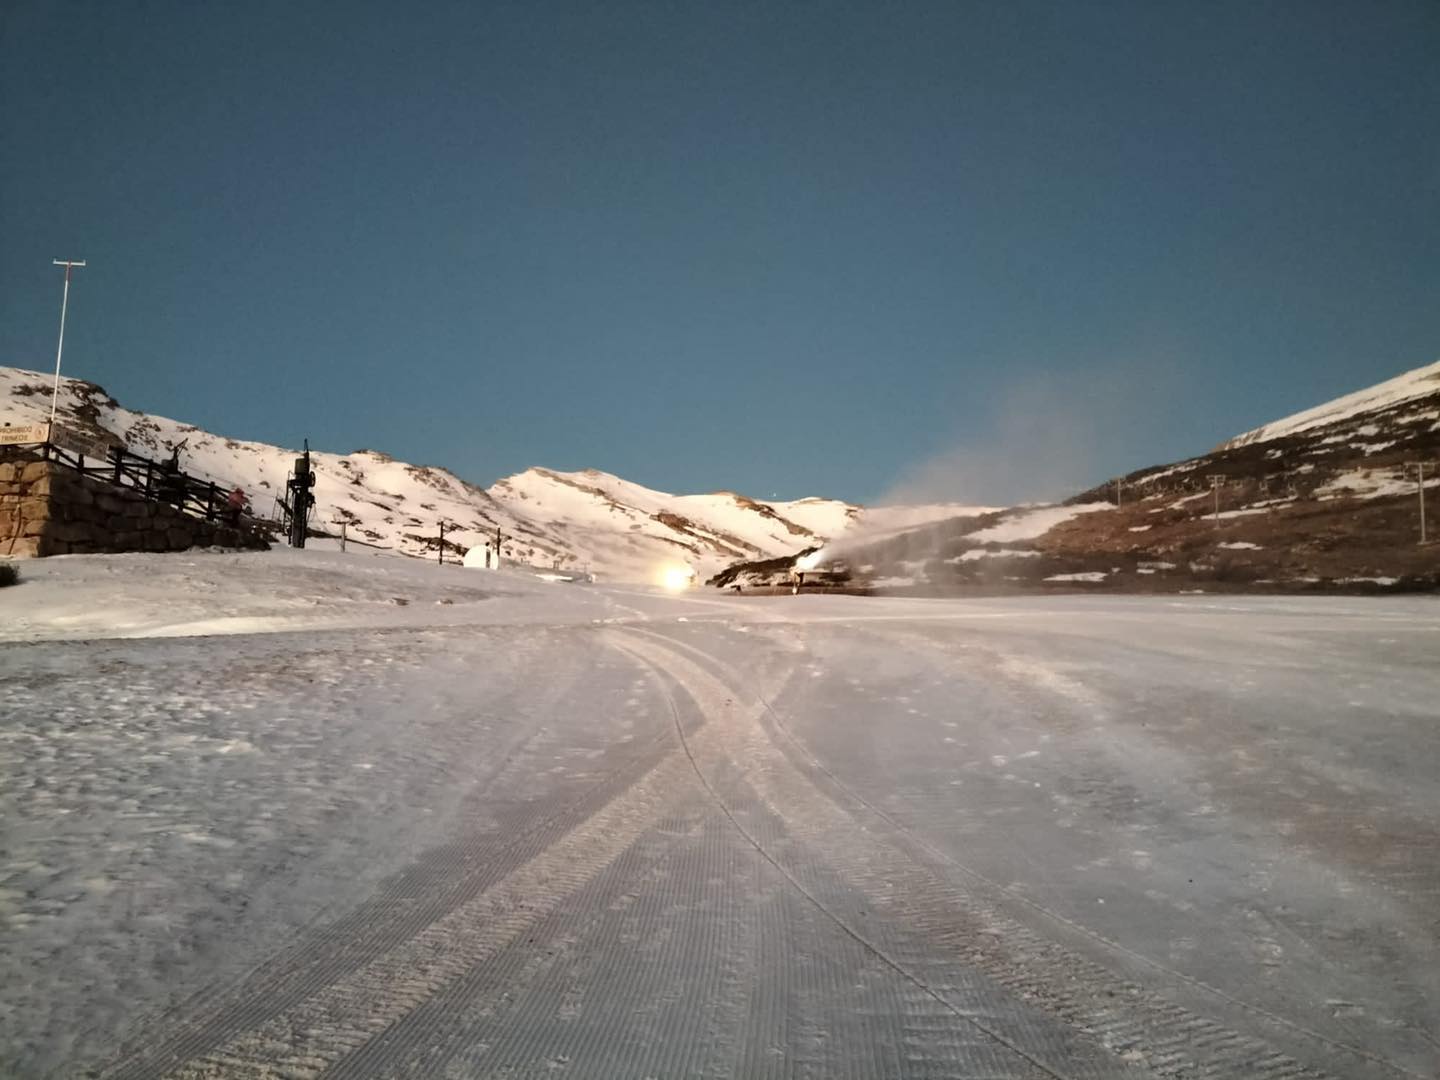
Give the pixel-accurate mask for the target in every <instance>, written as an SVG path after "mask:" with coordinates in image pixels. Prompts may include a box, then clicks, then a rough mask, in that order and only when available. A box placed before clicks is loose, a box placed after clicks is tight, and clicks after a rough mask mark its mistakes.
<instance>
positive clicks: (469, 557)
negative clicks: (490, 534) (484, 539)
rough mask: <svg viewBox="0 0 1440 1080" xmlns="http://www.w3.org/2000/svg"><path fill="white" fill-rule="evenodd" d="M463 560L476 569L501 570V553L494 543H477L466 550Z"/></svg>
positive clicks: (465, 563)
mask: <svg viewBox="0 0 1440 1080" xmlns="http://www.w3.org/2000/svg"><path fill="white" fill-rule="evenodd" d="M461 562H462V563H463V564H464V565H465V566H468V567H470V568H471V569H474V570H499V569H500V553H499V552H498V551H496V550H495V549H494V545H492V544H476V545H475V546H474V547H472V548H471V549H470V550H469V551H467V552H465V558H464V559H462V560H461Z"/></svg>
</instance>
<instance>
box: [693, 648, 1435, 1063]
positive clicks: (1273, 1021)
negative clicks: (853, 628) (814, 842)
mask: <svg viewBox="0 0 1440 1080" xmlns="http://www.w3.org/2000/svg"><path fill="white" fill-rule="evenodd" d="M885 633H886V634H888V635H889V636H893V637H894V638H896V639H903V640H906V641H908V642H909V643H910V644H911V645H918V646H919V647H921V648H929V649H933V648H935V644H936V643H935V642H934V641H933V640H932V639H930V638H927V637H925V636H923V635H919V634H915V633H913V632H906V631H904V630H900V629H895V630H889V631H887V632H885ZM677 644H678V643H677ZM681 647H682V648H687V649H689V651H691V652H692V653H695V654H696V655H699V656H701V657H704V654H701V653H699V652H698V650H694V649H690V647H688V646H681ZM986 651H987V652H989V653H991V655H994V656H995V657H996V659H997V665H998V668H999V671H1000V672H1001V673H1002V674H1004V675H1005V676H1007V677H1009V678H1013V679H1016V680H1018V681H1022V682H1024V683H1025V684H1026V685H1034V684H1036V683H1037V682H1038V684H1039V685H1040V687H1041V688H1042V690H1043V691H1044V692H1048V693H1050V694H1053V695H1055V696H1057V697H1059V698H1061V699H1063V700H1064V701H1066V702H1067V703H1072V704H1073V703H1077V702H1078V703H1083V704H1086V705H1088V706H1090V707H1091V708H1092V710H1093V708H1094V707H1095V705H1096V699H1095V697H1094V695H1093V694H1092V693H1091V692H1090V691H1089V689H1088V688H1087V687H1084V686H1083V684H1080V683H1078V682H1076V681H1075V680H1073V679H1070V678H1068V677H1067V676H1064V675H1063V674H1061V673H1059V672H1058V671H1056V670H1055V669H1054V668H1052V667H1048V666H1046V665H1043V664H1041V663H1038V662H1035V661H1024V660H1022V661H1019V662H1018V663H1011V662H1009V661H1008V659H1007V658H1006V657H1005V656H1004V655H1003V654H1000V653H998V652H996V651H995V650H993V649H986ZM705 659H707V660H709V661H710V663H711V664H712V665H713V664H716V662H715V661H714V660H713V659H712V658H708V657H705ZM1032 672H1033V673H1037V675H1038V674H1039V673H1044V672H1048V674H1046V675H1045V677H1043V678H1039V677H1037V678H1033V679H1032V678H1029V677H1028V676H1029V674H1030V673H1032ZM730 674H731V677H732V678H733V676H734V673H733V672H731V673H730ZM765 711H766V718H767V719H766V725H767V727H772V728H773V729H774V730H775V731H776V732H777V733H778V734H779V736H780V737H781V739H782V740H783V741H784V742H785V743H786V744H788V745H789V746H790V747H792V748H793V750H794V751H795V755H796V757H797V758H798V760H799V761H800V762H802V763H804V765H805V766H806V767H809V768H812V769H814V770H815V771H816V772H817V773H819V774H821V776H822V777H823V782H824V783H828V784H829V785H830V786H831V787H833V788H834V789H836V790H837V791H838V792H840V793H842V794H843V796H844V797H845V798H848V799H850V800H852V801H853V802H854V803H857V804H859V805H860V806H861V807H863V808H864V810H865V811H868V812H869V813H870V814H873V815H874V816H875V817H877V818H879V819H881V820H882V821H883V822H884V823H885V824H886V825H887V826H889V827H890V828H891V829H893V830H894V831H895V833H896V834H897V835H898V836H899V837H900V838H901V839H902V840H903V842H904V843H905V844H907V845H909V846H910V847H912V848H913V849H914V851H915V852H916V853H917V854H918V855H919V857H920V858H921V860H922V861H929V862H932V863H940V864H943V865H945V866H948V867H951V868H953V869H954V870H957V871H959V872H960V873H962V874H964V875H965V876H966V877H967V878H969V879H971V880H972V881H973V882H974V883H975V884H976V885H978V886H979V887H980V888H981V889H982V890H983V891H984V892H986V893H988V894H989V896H990V898H991V899H992V900H994V901H996V902H998V903H999V905H1000V906H1001V907H1004V906H1007V905H1013V906H1016V907H1020V908H1023V909H1028V910H1029V911H1031V912H1034V913H1035V914H1038V915H1040V916H1042V917H1043V918H1044V919H1046V920H1049V921H1051V922H1053V923H1055V924H1057V925H1058V926H1060V927H1062V928H1064V929H1065V930H1067V931H1069V932H1071V933H1073V934H1075V935H1077V936H1078V937H1080V938H1083V939H1087V940H1089V941H1091V942H1093V943H1095V944H1097V945H1099V946H1101V947H1103V948H1104V949H1106V950H1108V951H1110V952H1111V953H1113V954H1115V955H1117V956H1118V957H1120V958H1122V959H1123V960H1126V961H1130V962H1133V963H1134V964H1136V965H1139V966H1140V967H1143V968H1148V969H1150V970H1151V971H1153V972H1156V973H1158V974H1160V975H1162V976H1164V977H1166V978H1168V979H1171V980H1173V981H1174V982H1175V983H1177V984H1180V985H1182V986H1184V987H1186V988H1189V989H1191V990H1194V991H1198V992H1200V993H1202V994H1204V995H1207V996H1209V997H1212V998H1213V999H1215V1000H1217V1001H1219V1002H1222V1003H1223V1004H1224V1005H1226V1006H1230V1007H1232V1008H1233V1009H1235V1010H1236V1011H1238V1012H1240V1013H1246V1014H1249V1015H1250V1016H1251V1017H1253V1018H1256V1019H1258V1020H1260V1021H1262V1022H1264V1023H1266V1024H1268V1025H1270V1026H1272V1027H1275V1028H1278V1029H1282V1030H1284V1031H1286V1032H1288V1033H1290V1034H1292V1035H1295V1036H1299V1037H1300V1038H1302V1039H1304V1040H1308V1041H1309V1042H1311V1043H1317V1044H1320V1045H1321V1046H1323V1047H1324V1048H1325V1050H1326V1051H1327V1052H1329V1053H1341V1054H1345V1055H1349V1056H1351V1057H1352V1058H1353V1059H1355V1060H1356V1062H1357V1063H1360V1062H1363V1063H1366V1064H1368V1065H1375V1066H1378V1067H1380V1068H1381V1069H1383V1070H1385V1071H1386V1072H1388V1073H1391V1074H1395V1075H1401V1076H1414V1077H1418V1078H1420V1080H1424V1075H1425V1074H1421V1073H1416V1072H1413V1071H1412V1070H1410V1069H1408V1068H1406V1067H1405V1066H1403V1065H1400V1064H1397V1063H1395V1062H1392V1061H1389V1060H1387V1059H1385V1058H1383V1057H1380V1056H1379V1055H1377V1054H1374V1053H1371V1052H1369V1051H1367V1050H1365V1049H1363V1048H1360V1047H1357V1046H1353V1045H1351V1044H1349V1043H1346V1042H1343V1041H1341V1040H1340V1039H1336V1038H1332V1037H1330V1036H1328V1035H1326V1034H1324V1033H1323V1032H1320V1031H1316V1030H1314V1029H1313V1028H1311V1027H1308V1026H1306V1025H1305V1024H1302V1023H1299V1022H1297V1021H1294V1020H1291V1019H1289V1018H1287V1017H1284V1016H1281V1015H1279V1014H1277V1013H1275V1012H1272V1011H1271V1010H1269V1009H1266V1008H1264V1007H1263V1006H1260V1005H1256V1004H1253V1003H1252V1002H1249V1001H1246V1000H1244V999H1242V998H1239V997H1236V996H1235V995H1233V994H1230V993H1228V992H1227V991H1225V990H1222V989H1220V988H1219V987H1216V986H1213V985H1211V984H1210V983H1207V982H1205V981H1203V980H1201V979H1197V978H1195V977H1194V976H1191V975H1188V974H1186V973H1184V972H1182V971H1179V970H1177V969H1175V968H1173V967H1171V966H1169V965H1167V964H1165V963H1163V962H1162V961H1159V960H1156V959H1154V958H1152V957H1150V956H1148V955H1146V954H1144V953H1141V952H1138V951H1137V950H1135V949H1132V948H1130V947H1128V946H1126V945H1123V944H1121V943H1120V942H1117V941H1114V940H1112V939H1110V938H1108V937H1106V936H1104V935H1103V934H1100V933H1098V932H1097V931H1095V930H1092V929H1091V928H1090V927H1088V926H1085V925H1083V924H1081V923H1078V922H1076V921H1074V920H1073V919H1070V918H1067V917H1066V916H1064V915H1062V914H1060V913H1059V912H1057V911H1054V910H1052V909H1051V908H1049V907H1047V906H1045V905H1044V904H1041V903H1040V902H1038V901H1036V900H1034V899H1033V898H1031V897H1029V896H1026V895H1025V894H1023V893H1022V892H1020V891H1018V890H1016V889H1014V888H1012V887H1010V886H1006V885H1004V884H1001V883H1000V882H998V881H996V880H994V879H993V878H991V877H989V876H987V875H985V874H983V873H981V872H980V871H979V870H976V869H975V868H973V867H971V866H969V865H968V864H966V863H964V862H962V861H961V860H959V859H957V858H956V857H955V856H954V855H952V854H950V853H949V852H947V851H945V850H944V849H942V848H940V847H938V846H937V845H935V844H933V843H931V842H930V841H928V840H926V839H925V838H924V837H923V836H921V835H920V834H919V833H918V832H917V831H916V830H914V829H913V828H911V827H910V826H907V825H906V824H904V823H903V822H902V821H900V820H898V819H897V818H896V817H895V816H894V814H892V813H891V812H889V811H886V810H885V809H884V808H882V807H880V806H877V805H875V804H874V803H873V802H872V801H870V800H869V799H867V798H866V797H865V796H864V795H863V794H861V793H860V792H858V791H856V790H855V789H854V788H853V787H851V786H850V785H847V784H846V783H845V782H844V781H843V780H841V779H840V778H839V777H838V776H837V775H836V774H835V773H834V772H833V771H832V770H831V769H829V768H828V767H827V766H826V765H825V764H824V763H823V762H822V761H820V759H819V758H818V757H817V756H816V755H815V754H814V752H813V751H811V750H810V748H809V747H808V746H807V745H805V743H804V742H803V741H802V740H801V739H800V738H799V737H798V736H796V735H795V734H794V733H793V731H791V729H790V728H789V726H788V725H787V724H786V723H785V722H784V720H783V719H782V718H781V717H780V715H779V713H778V712H777V711H776V710H775V709H773V708H772V707H770V706H769V704H768V702H767V703H766V704H765ZM1026 932H1027V933H1031V934H1032V935H1033V936H1036V937H1038V938H1039V940H1047V939H1045V938H1043V937H1040V936H1039V935H1035V934H1034V932H1033V931H1031V930H1030V929H1029V928H1028V927H1027V928H1026ZM1077 959H1078V958H1077ZM1163 1011H1165V1012H1166V1014H1167V1015H1168V1016H1169V1017H1170V1019H1171V1021H1172V1022H1173V1023H1174V1024H1178V1025H1180V1026H1182V1027H1184V1028H1185V1029H1186V1030H1189V1029H1190V1027H1191V1024H1192V1021H1193V1020H1194V1016H1193V1014H1191V1013H1189V1012H1187V1011H1186V1010H1184V1009H1182V1008H1180V1007H1179V1006H1177V1005H1174V1004H1173V1003H1170V1002H1164V1003H1163ZM1207 1023H1208V1021H1207ZM1122 1028H1124V1025H1122ZM1122 1028H1117V1029H1116V1031H1117V1038H1118V1039H1120V1040H1121V1044H1122V1045H1129V1044H1131V1043H1133V1041H1134V1039H1133V1034H1131V1033H1127V1032H1126V1031H1125V1030H1122ZM1139 1030H1141V1028H1140V1027H1138V1026H1137V1027H1135V1028H1134V1031H1137V1032H1138V1031H1139ZM1224 1030H1228V1029H1224ZM1231 1034H1236V1033H1233V1032H1231ZM1245 1037H1246V1038H1252V1041H1253V1042H1258V1043H1259V1044H1260V1045H1261V1046H1265V1047H1266V1049H1273V1048H1269V1047H1268V1045H1267V1044H1264V1043H1263V1042H1262V1041H1260V1040H1258V1039H1253V1037H1249V1036H1245ZM1195 1045H1197V1046H1203V1047H1206V1048H1214V1052H1215V1054H1216V1055H1217V1056H1218V1057H1223V1056H1224V1055H1226V1054H1230V1055H1233V1054H1235V1053H1240V1052H1241V1051H1239V1050H1238V1049H1237V1046H1238V1044H1235V1043H1233V1041H1232V1040H1229V1039H1226V1038H1221V1037H1218V1036H1216V1037H1210V1035H1208V1034H1207V1037H1206V1038H1204V1039H1198V1038H1197V1039H1196V1040H1195ZM1222 1048H1223V1050H1222ZM1252 1050H1253V1048H1252ZM1281 1056H1283V1055H1281ZM1161 1057H1162V1058H1163V1059H1164V1060H1167V1061H1168V1060H1170V1059H1171V1058H1174V1057H1176V1054H1175V1053H1174V1047H1172V1046H1168V1045H1167V1046H1165V1047H1163V1048H1162V1051H1161ZM1177 1060H1178V1059H1177ZM1286 1060H1289V1059H1286ZM1291 1064H1294V1063H1293V1062H1292V1063H1291ZM1223 1067H1225V1066H1223V1065H1222V1068H1223ZM1275 1067H1276V1068H1282V1066H1281V1065H1280V1064H1278V1063H1277V1064H1276V1065H1275ZM1205 1075H1209V1074H1205ZM1220 1075H1222V1076H1228V1075H1230V1074H1229V1073H1225V1072H1222V1073H1221V1074H1220ZM1246 1075H1247V1076H1249V1075H1252V1074H1251V1073H1249V1072H1247V1073H1246ZM1254 1075H1256V1076H1260V1075H1262V1074H1260V1073H1255V1074H1254ZM1284 1075H1285V1076H1289V1075H1291V1074H1290V1073H1288V1072H1287V1073H1284ZM1304 1075H1310V1074H1309V1073H1306V1074H1304Z"/></svg>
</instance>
